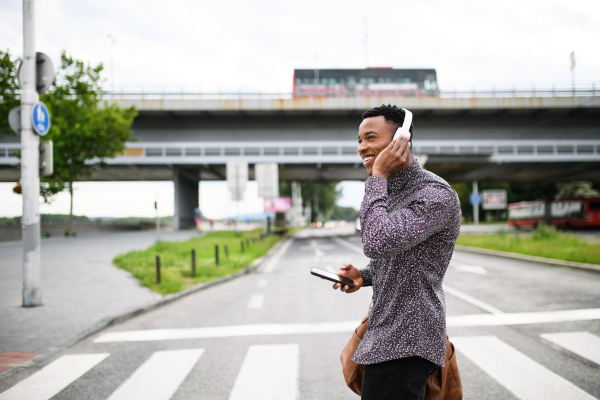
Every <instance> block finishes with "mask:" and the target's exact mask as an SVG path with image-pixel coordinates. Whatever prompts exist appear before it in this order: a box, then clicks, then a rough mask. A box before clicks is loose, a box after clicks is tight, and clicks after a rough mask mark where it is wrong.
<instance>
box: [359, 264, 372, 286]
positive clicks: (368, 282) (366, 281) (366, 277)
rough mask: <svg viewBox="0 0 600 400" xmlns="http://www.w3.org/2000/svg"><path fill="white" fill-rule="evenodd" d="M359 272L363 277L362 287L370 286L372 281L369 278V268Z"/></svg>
mask: <svg viewBox="0 0 600 400" xmlns="http://www.w3.org/2000/svg"><path fill="white" fill-rule="evenodd" d="M359 271H360V274H361V275H362V277H363V286H372V285H373V279H372V277H371V268H363V269H361V270H359Z"/></svg>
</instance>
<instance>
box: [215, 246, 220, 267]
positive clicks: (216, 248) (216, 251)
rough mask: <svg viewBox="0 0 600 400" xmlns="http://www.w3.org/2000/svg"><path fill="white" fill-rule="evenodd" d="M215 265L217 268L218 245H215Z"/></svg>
mask: <svg viewBox="0 0 600 400" xmlns="http://www.w3.org/2000/svg"><path fill="white" fill-rule="evenodd" d="M215 264H217V267H218V266H219V245H218V244H215Z"/></svg>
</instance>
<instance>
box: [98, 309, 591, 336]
mask: <svg viewBox="0 0 600 400" xmlns="http://www.w3.org/2000/svg"><path fill="white" fill-rule="evenodd" d="M594 319H600V308H592V309H587V310H566V311H542V312H532V313H504V314H470V315H450V316H448V317H447V318H446V324H447V326H448V327H458V326H499V325H524V324H540V323H548V322H566V321H586V320H594ZM358 323H359V321H358V320H352V321H341V322H321V323H307V324H253V325H230V326H215V327H205V328H181V329H149V330H138V331H123V332H108V333H105V334H103V335H100V336H99V337H97V338H96V339H94V343H109V342H144V341H154V340H177V339H204V338H218V337H239V336H263V335H295V334H315V333H336V332H352V331H353V330H354V329H355V328H356V326H357V324H358Z"/></svg>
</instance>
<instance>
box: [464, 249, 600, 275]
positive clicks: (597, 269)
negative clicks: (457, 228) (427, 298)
mask: <svg viewBox="0 0 600 400" xmlns="http://www.w3.org/2000/svg"><path fill="white" fill-rule="evenodd" d="M454 249H455V250H460V251H468V252H471V253H480V254H488V255H494V256H500V257H507V258H515V259H517V260H525V261H533V262H536V263H541V264H550V265H558V266H561V267H572V268H580V269H586V270H588V271H595V272H600V265H597V264H586V263H579V262H575V261H564V260H557V259H555V258H546V257H537V256H528V255H526V254H519V253H510V252H508V251H500V250H490V249H482V248H480V247H472V246H464V245H459V244H457V245H456V246H454Z"/></svg>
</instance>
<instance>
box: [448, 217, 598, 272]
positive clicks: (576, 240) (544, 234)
mask: <svg viewBox="0 0 600 400" xmlns="http://www.w3.org/2000/svg"><path fill="white" fill-rule="evenodd" d="M456 244H459V245H464V246H472V247H480V248H484V249H492V250H501V251H508V252H511V253H519V254H527V255H530V256H537V257H546V258H555V259H558V260H566V261H575V262H581V263H587V264H600V246H598V244H597V243H596V244H595V243H589V242H588V241H586V240H585V239H583V238H581V237H578V236H576V235H571V234H569V233H563V232H560V231H558V230H557V229H556V228H554V227H546V226H543V225H542V226H540V227H539V228H538V229H536V230H534V231H533V232H532V233H531V235H520V234H517V233H508V232H500V233H495V234H489V235H474V234H461V235H460V236H459V237H458V240H457V241H456Z"/></svg>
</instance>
